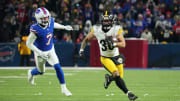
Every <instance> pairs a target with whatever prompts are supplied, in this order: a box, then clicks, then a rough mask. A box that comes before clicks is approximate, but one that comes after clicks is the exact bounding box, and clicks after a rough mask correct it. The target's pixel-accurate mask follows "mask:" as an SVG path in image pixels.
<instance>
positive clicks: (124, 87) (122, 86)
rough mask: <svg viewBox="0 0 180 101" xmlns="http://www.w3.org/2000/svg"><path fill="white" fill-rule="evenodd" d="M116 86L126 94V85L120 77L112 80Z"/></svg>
mask: <svg viewBox="0 0 180 101" xmlns="http://www.w3.org/2000/svg"><path fill="white" fill-rule="evenodd" d="M114 80H115V82H116V85H117V86H118V87H119V88H120V89H121V90H122V91H123V92H124V93H125V94H126V93H127V92H128V89H127V88H126V85H125V83H124V80H123V79H121V78H120V76H117V77H115V78H114Z"/></svg>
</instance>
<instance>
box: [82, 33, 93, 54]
mask: <svg viewBox="0 0 180 101" xmlns="http://www.w3.org/2000/svg"><path fill="white" fill-rule="evenodd" d="M94 37H95V36H94V32H93V31H91V32H90V33H88V35H87V36H86V37H85V38H84V40H83V41H82V43H81V48H80V50H79V55H80V56H82V55H83V52H84V48H85V47H86V45H87V43H88V42H89V41H90V40H92V39H93V38H94Z"/></svg>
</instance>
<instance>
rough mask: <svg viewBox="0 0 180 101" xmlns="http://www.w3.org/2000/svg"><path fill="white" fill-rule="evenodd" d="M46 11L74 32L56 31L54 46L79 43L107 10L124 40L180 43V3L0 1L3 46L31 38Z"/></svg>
mask: <svg viewBox="0 0 180 101" xmlns="http://www.w3.org/2000/svg"><path fill="white" fill-rule="evenodd" d="M38 7H46V8H47V9H48V10H49V11H50V13H51V16H52V17H53V18H54V19H55V21H56V22H58V23H61V24H63V25H72V26H73V29H74V31H71V32H68V31H65V30H55V32H54V39H55V40H54V41H55V42H69V43H80V42H81V41H82V39H83V38H84V37H85V36H86V35H87V33H88V32H90V30H91V28H92V26H93V25H95V24H100V21H101V20H100V19H101V15H102V13H103V12H104V10H108V11H111V12H112V14H113V15H114V17H115V18H116V19H115V22H114V23H115V24H117V25H121V26H122V27H123V29H124V32H125V33H124V36H125V37H126V38H128V37H134V38H145V39H147V40H148V42H149V43H169V42H180V1H179V0H0V23H1V24H0V27H1V29H0V33H1V37H0V42H19V41H20V39H21V37H22V36H25V35H28V34H29V27H30V25H31V24H33V23H34V22H36V21H35V18H34V12H35V10H36V9H37V8H38Z"/></svg>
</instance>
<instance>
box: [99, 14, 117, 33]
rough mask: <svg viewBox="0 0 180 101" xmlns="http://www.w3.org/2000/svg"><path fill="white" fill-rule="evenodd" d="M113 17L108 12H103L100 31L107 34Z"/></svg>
mask: <svg viewBox="0 0 180 101" xmlns="http://www.w3.org/2000/svg"><path fill="white" fill-rule="evenodd" d="M113 21H114V16H113V15H112V14H110V13H109V12H108V11H105V13H103V15H102V20H101V23H102V30H103V31H104V32H108V31H109V30H110V29H111V27H112V26H113Z"/></svg>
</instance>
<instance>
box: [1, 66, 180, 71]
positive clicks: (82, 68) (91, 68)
mask: <svg viewBox="0 0 180 101" xmlns="http://www.w3.org/2000/svg"><path fill="white" fill-rule="evenodd" d="M33 68H34V67H0V70H1V69H22V70H23V69H25V70H26V69H33ZM46 69H50V70H51V69H54V68H53V67H46ZM62 69H64V70H105V69H104V68H103V67H76V66H75V67H62ZM124 70H153V71H158V70H160V71H162V70H165V71H166V70H167V71H180V67H172V68H166V67H164V68H162V67H160V68H157V67H156V68H124Z"/></svg>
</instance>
